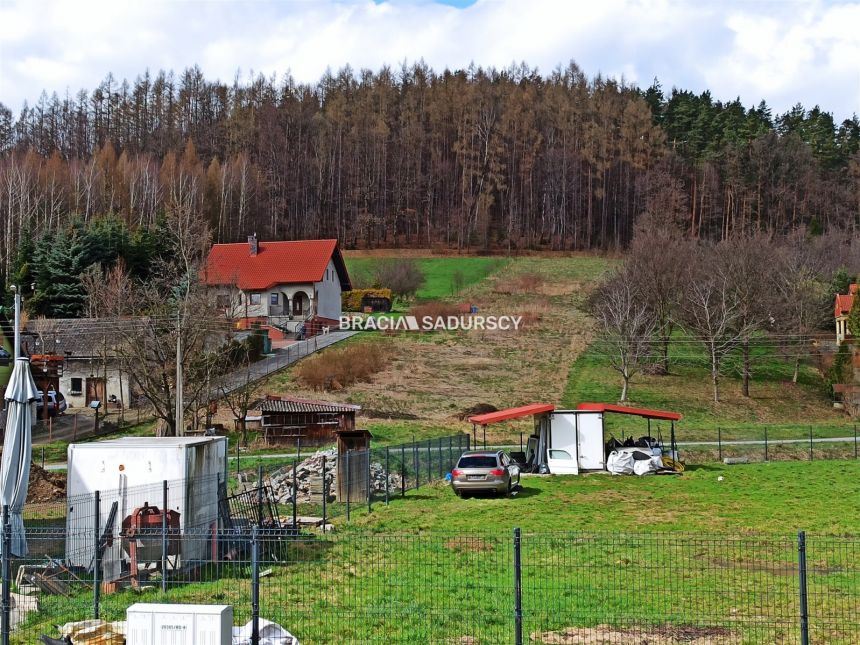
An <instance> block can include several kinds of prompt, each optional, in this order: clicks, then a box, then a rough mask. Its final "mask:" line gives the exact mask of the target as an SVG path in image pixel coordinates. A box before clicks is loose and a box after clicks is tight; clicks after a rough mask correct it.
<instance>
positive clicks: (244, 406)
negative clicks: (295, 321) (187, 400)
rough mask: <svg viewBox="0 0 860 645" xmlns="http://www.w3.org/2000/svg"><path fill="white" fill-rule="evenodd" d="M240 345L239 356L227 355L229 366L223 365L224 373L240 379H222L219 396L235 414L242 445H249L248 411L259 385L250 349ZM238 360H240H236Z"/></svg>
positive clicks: (242, 344)
mask: <svg viewBox="0 0 860 645" xmlns="http://www.w3.org/2000/svg"><path fill="white" fill-rule="evenodd" d="M234 344H235V345H238V346H239V348H238V351H237V352H236V354H237V355H238V356H235V357H230V356H228V354H227V353H225V354H224V356H225V357H228V358H231V359H232V360H229V363H228V364H225V365H223V372H225V373H228V372H233V373H234V374H235V373H237V372H238V373H239V377H238V379H224V378H222V379H220V381H219V384H218V394H219V395H220V397H221V400H222V401H224V403H226V404H227V407H228V408H230V412H232V413H233V418H234V419H235V420H236V425H237V429H238V430H239V432H240V434H241V436H242V445H244V446H247V445H248V428H247V423H246V417H247V416H248V410H249V409H250V407H251V402H252V401H253V400H254V393H255V392H256V389H257V383H256V381H255V380H254V378H253V375H252V372H251V369H250V368H251V363H252V362H253V361H252V356H251V352H250V349H249V347H248V346H247V345H246V344H244V343H235V342H234ZM237 358H238V360H236V359H237Z"/></svg>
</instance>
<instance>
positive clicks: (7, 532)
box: [0, 504, 12, 645]
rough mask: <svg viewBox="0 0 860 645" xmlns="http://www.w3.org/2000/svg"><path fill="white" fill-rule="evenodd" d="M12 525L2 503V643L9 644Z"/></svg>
mask: <svg viewBox="0 0 860 645" xmlns="http://www.w3.org/2000/svg"><path fill="white" fill-rule="evenodd" d="M11 549H12V525H11V523H10V521H9V505H8V504H4V505H3V556H2V557H3V607H2V612H3V616H2V621H0V622H2V628H0V632H2V638H3V645H9V636H10V633H11V629H12V627H11V625H12V623H11V617H12V554H11V553H10V550H11Z"/></svg>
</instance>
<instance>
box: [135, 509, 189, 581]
mask: <svg viewBox="0 0 860 645" xmlns="http://www.w3.org/2000/svg"><path fill="white" fill-rule="evenodd" d="M163 520H164V513H163V512H162V511H161V510H160V509H159V508H158V507H157V506H150V505H149V503H144V505H143V506H141V507H138V508H136V509H134V510H133V511H132V512H131V515H129V516H128V517H126V518H125V519H124V520H123V521H122V530H121V531H120V537H121V538H122V545H123V550H124V551H126V552H127V553H128V555H129V558H130V560H131V562H130V565H129V569H130V572H129V577H130V578H131V579H132V580H133V581H134V582H137V580H138V576H139V575H140V567H141V565H143V568H144V570H145V571H147V572H148V571H149V570H150V565H155V566H154V567H153V569H154V570H156V571H159V570H161V568H162V550H163V549H162V544H163V539H164V535H163ZM180 545H181V536H180V529H179V513H178V512H176V511H174V510H168V511H167V553H166V554H164V558H165V560H166V559H167V558H168V557H169V556H173V557H174V562H173V566H174V568H175V566H176V560H175V558H176V557H178V555H179V553H180Z"/></svg>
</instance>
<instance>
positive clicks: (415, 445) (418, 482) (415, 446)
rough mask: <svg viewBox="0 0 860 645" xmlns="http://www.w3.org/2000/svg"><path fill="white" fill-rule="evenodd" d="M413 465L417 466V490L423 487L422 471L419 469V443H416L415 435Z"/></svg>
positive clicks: (413, 438)
mask: <svg viewBox="0 0 860 645" xmlns="http://www.w3.org/2000/svg"><path fill="white" fill-rule="evenodd" d="M412 465H413V467H414V468H415V490H418V489H419V488H421V473H420V472H419V469H418V444H417V443H415V436H414V435H413V436H412Z"/></svg>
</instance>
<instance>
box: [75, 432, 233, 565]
mask: <svg viewBox="0 0 860 645" xmlns="http://www.w3.org/2000/svg"><path fill="white" fill-rule="evenodd" d="M226 458H227V438H226V437H200V438H185V437H123V438H120V439H110V440H107V441H99V442H92V443H79V444H71V445H69V448H68V479H67V486H66V495H67V501H68V508H67V514H66V535H67V537H66V557H67V559H68V560H69V562H70V564H72V565H76V566H83V567H86V568H88V569H89V568H91V566H92V562H93V556H94V553H95V547H94V545H93V539H92V531H93V527H94V526H96V522H97V524H98V526H99V534H100V535H102V534H104V535H105V536H108V535H109V536H112V537H113V539H112V540H110V542H112V544H111V545H110V546H109V547H108V548H107V549H106V551H105V554H104V555H103V562H104V566H105V571H104V579H105V580H112V579H116V578H117V577H119V569H120V568H121V562H122V561H123V560H126V561H127V559H128V558H127V553H124V552H123V548H122V540H121V539H120V535H119V534H120V530H121V526H122V522H123V519H124V518H126V517H128V516H129V515H130V514H131V513H132V511H133V510H134V509H135V508H138V507H142V506H144V505H145V504H149V505H150V506H157V507H158V508H159V509H161V510H164V509H163V508H162V506H163V495H164V492H163V488H164V482H165V481H166V482H167V488H168V491H167V493H168V494H167V499H168V508H169V509H171V510H174V511H176V512H177V513H179V522H180V530H181V532H182V536H183V537H182V546H181V551H180V562H181V563H182V564H189V563H193V562H202V561H207V560H210V559H211V558H212V555H213V553H214V548H215V543H214V537H215V534H216V532H217V528H218V488H219V484H220V483H221V482H225V481H226ZM96 491H98V492H99V509H98V511H99V512H98V520H96V513H95V511H96V508H95V501H94V500H95V493H96ZM114 504H116V507H115V511H114V513H113V517H111V515H112V513H111V510H112V509H113V508H114ZM109 524H110V526H109ZM106 529H108V530H107V531H106ZM87 536H89V537H87ZM207 536H211V537H207Z"/></svg>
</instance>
